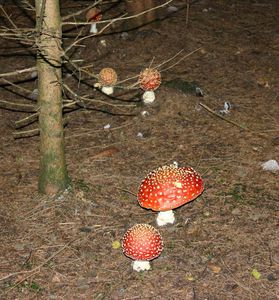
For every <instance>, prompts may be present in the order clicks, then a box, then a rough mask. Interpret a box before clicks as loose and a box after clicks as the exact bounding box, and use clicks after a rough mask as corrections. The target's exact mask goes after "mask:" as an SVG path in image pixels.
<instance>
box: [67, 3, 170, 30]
mask: <svg viewBox="0 0 279 300" xmlns="http://www.w3.org/2000/svg"><path fill="white" fill-rule="evenodd" d="M172 1H173V0H169V1H167V2H165V3H163V4H161V5H158V6H155V7H152V8H150V9H148V10H145V11H143V12H141V13H138V14H136V15H132V16H129V17H119V18H114V19H108V20H104V21H98V22H96V23H98V24H99V23H111V22H117V21H122V20H129V19H133V18H137V17H139V16H142V15H144V14H147V13H148V12H150V11H153V10H155V9H158V8H161V7H164V6H166V5H168V4H169V3H171V2H172ZM88 24H90V23H88V22H63V23H62V25H88Z"/></svg>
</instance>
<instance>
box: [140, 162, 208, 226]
mask: <svg viewBox="0 0 279 300" xmlns="http://www.w3.org/2000/svg"><path fill="white" fill-rule="evenodd" d="M203 190H204V186H203V181H202V178H201V176H200V175H199V174H198V173H197V172H196V171H195V170H194V169H193V168H191V167H178V166H177V165H175V164H173V165H170V166H163V167H161V168H158V169H157V170H155V171H153V172H151V173H149V174H148V176H147V177H146V178H145V179H144V180H143V181H142V183H141V185H140V188H139V192H138V202H139V204H140V205H141V206H142V207H144V208H147V209H152V210H154V211H159V214H158V216H157V219H156V221H157V224H158V225H159V226H163V225H166V224H168V223H170V224H173V223H174V221H175V218H174V214H173V211H172V210H173V209H175V208H177V207H179V206H181V205H184V204H185V203H187V202H190V201H192V200H194V199H195V198H197V197H198V196H199V195H200V194H201V193H202V192H203Z"/></svg>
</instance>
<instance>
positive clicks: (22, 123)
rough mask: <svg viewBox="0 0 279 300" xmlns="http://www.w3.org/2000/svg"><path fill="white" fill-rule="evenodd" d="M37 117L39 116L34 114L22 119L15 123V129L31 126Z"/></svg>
mask: <svg viewBox="0 0 279 300" xmlns="http://www.w3.org/2000/svg"><path fill="white" fill-rule="evenodd" d="M38 116H39V113H38V112H36V113H34V114H32V115H31V116H28V117H26V118H24V119H21V120H18V121H15V126H16V128H20V127H23V126H26V125H28V124H31V123H32V122H34V121H35V120H36V119H37V118H38Z"/></svg>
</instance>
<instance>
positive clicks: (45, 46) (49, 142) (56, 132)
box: [35, 0, 70, 195]
mask: <svg viewBox="0 0 279 300" xmlns="http://www.w3.org/2000/svg"><path fill="white" fill-rule="evenodd" d="M35 3H36V19H37V32H38V37H37V47H38V52H37V70H38V89H39V99H38V104H39V128H40V176H39V191H40V192H41V193H44V194H48V195H53V194H57V193H58V192H60V191H63V190H65V189H66V188H67V187H68V186H69V184H70V180H69V177H68V172H67V167H66V160H65V151H64V130H63V119H62V88H61V82H62V75H61V63H62V60H61V56H62V48H61V41H62V33H61V17H60V7H59V0H36V2H35Z"/></svg>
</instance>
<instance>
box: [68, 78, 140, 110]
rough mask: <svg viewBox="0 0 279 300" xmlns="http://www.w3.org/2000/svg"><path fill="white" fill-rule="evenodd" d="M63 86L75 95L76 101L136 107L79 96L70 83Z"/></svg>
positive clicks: (129, 105)
mask: <svg viewBox="0 0 279 300" xmlns="http://www.w3.org/2000/svg"><path fill="white" fill-rule="evenodd" d="M63 87H64V88H65V89H66V90H67V91H68V92H69V93H70V94H71V95H72V96H73V97H74V99H75V103H77V104H78V103H83V102H91V103H98V104H102V105H107V106H112V107H116V108H120V107H135V106H136V105H134V104H112V103H109V102H106V101H103V100H97V99H92V98H88V97H87V96H79V95H77V94H76V93H75V92H74V91H73V90H72V89H71V88H70V87H69V86H68V85H66V84H65V83H63Z"/></svg>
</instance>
